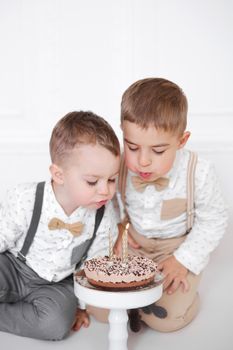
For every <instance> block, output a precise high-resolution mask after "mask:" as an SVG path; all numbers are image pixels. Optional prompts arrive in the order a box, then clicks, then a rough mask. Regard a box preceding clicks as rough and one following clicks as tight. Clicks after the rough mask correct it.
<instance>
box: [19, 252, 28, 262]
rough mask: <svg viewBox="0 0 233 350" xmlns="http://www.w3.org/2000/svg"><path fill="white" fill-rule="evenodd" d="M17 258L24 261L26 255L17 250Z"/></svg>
mask: <svg viewBox="0 0 233 350" xmlns="http://www.w3.org/2000/svg"><path fill="white" fill-rule="evenodd" d="M17 258H18V259H19V260H20V261H22V262H25V261H26V257H25V256H24V255H23V254H22V253H21V252H18V255H17Z"/></svg>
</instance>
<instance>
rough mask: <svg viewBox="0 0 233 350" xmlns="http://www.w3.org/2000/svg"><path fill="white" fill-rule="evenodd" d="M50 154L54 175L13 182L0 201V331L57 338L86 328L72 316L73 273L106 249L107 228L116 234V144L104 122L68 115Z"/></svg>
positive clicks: (54, 135)
mask: <svg viewBox="0 0 233 350" xmlns="http://www.w3.org/2000/svg"><path fill="white" fill-rule="evenodd" d="M50 155H51V160H52V165H51V166H50V172H51V180H49V181H47V182H46V183H39V184H38V185H37V184H36V183H31V184H23V185H22V184H21V185H18V186H16V187H15V188H14V189H13V190H12V191H10V192H9V193H8V195H7V197H6V199H5V201H4V202H3V203H2V208H1V213H0V253H1V254H0V330H1V331H5V332H10V333H14V334H18V335H21V336H26V337H31V338H38V339H48V340H60V339H63V338H64V337H65V336H66V335H67V334H68V333H69V332H70V329H71V327H72V326H74V327H75V328H76V329H77V328H79V327H80V326H81V324H82V323H83V324H84V325H86V326H87V325H88V319H87V318H86V316H85V315H84V317H83V313H82V312H81V311H80V313H81V314H80V317H81V318H82V317H83V318H82V320H81V323H80V321H79V320H76V321H75V318H76V316H77V315H76V310H77V300H76V297H75V295H74V293H73V280H72V273H73V272H74V270H75V268H76V266H77V264H80V262H81V261H82V259H83V258H84V257H85V256H86V255H87V256H88V258H90V257H93V256H95V255H99V254H103V255H105V254H106V253H107V252H108V250H107V244H108V233H109V229H110V228H111V230H112V234H113V235H116V234H117V226H116V222H115V215H114V210H113V207H112V204H111V202H110V200H111V198H112V197H113V195H114V193H115V187H116V177H117V174H118V170H119V158H120V157H119V155H120V148H119V142H118V139H117V137H116V135H115V133H114V131H113V129H112V128H111V127H110V125H109V124H108V123H107V122H106V121H105V120H104V119H102V118H101V117H98V116H96V115H95V114H93V113H91V112H72V113H69V114H67V115H66V116H65V117H63V118H62V119H61V120H60V121H59V122H58V123H57V125H56V126H55V128H54V130H53V132H52V136H51V139H50ZM104 209H105V211H104ZM98 227H99V228H98Z"/></svg>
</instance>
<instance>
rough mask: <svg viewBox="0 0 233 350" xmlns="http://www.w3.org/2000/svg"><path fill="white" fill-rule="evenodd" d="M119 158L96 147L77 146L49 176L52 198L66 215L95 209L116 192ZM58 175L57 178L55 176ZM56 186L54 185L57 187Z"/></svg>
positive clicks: (101, 147)
mask: <svg viewBox="0 0 233 350" xmlns="http://www.w3.org/2000/svg"><path fill="white" fill-rule="evenodd" d="M119 163H120V157H119V156H118V157H117V156H115V155H113V154H112V153H111V152H110V151H109V150H107V149H106V148H104V147H103V146H100V145H99V144H96V145H92V144H89V145H79V146H78V147H77V148H75V149H74V150H73V151H72V153H71V154H70V155H69V158H68V159H67V161H66V164H65V165H64V166H61V167H57V166H56V165H52V166H51V172H52V175H53V170H52V167H53V166H54V167H55V168H57V174H55V175H54V176H53V181H54V183H55V186H54V188H55V195H56V189H57V199H58V201H59V202H60V204H62V206H63V208H64V209H66V212H69V213H71V212H72V211H73V210H75V209H76V208H77V207H79V206H82V207H88V208H93V209H98V208H100V207H101V206H102V205H104V204H106V202H107V201H109V200H110V199H111V198H112V197H113V195H114V193H115V190H116V179H117V175H118V171H119ZM58 175H59V177H57V176H58ZM57 184H58V185H60V186H58V185H57Z"/></svg>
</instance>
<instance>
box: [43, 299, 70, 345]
mask: <svg viewBox="0 0 233 350" xmlns="http://www.w3.org/2000/svg"><path fill="white" fill-rule="evenodd" d="M76 305H77V304H76V303H72V302H69V303H68V302H67V305H66V306H65V305H62V307H54V308H53V307H51V309H50V310H48V311H49V312H45V313H44V312H41V313H40V315H39V322H38V328H39V329H38V331H39V333H40V335H39V338H40V339H44V340H62V339H64V338H66V337H67V336H68V334H69V333H70V331H71V328H72V325H73V323H74V321H75V315H76Z"/></svg>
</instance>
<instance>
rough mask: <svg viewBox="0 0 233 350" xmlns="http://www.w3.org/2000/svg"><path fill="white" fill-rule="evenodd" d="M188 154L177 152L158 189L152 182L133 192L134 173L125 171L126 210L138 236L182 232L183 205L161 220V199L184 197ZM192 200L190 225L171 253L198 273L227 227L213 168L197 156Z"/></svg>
mask: <svg viewBox="0 0 233 350" xmlns="http://www.w3.org/2000/svg"><path fill="white" fill-rule="evenodd" d="M189 154H190V153H189V151H187V150H185V149H182V150H180V151H178V152H177V156H176V160H175V162H174V165H173V167H172V169H171V170H170V171H169V173H168V174H167V175H166V177H167V178H169V185H168V187H167V188H166V189H164V190H163V191H161V192H159V191H157V190H156V189H155V187H154V186H153V185H149V186H147V187H146V188H145V190H144V191H143V192H138V191H136V190H135V188H134V187H133V184H132V180H131V178H132V176H135V175H136V174H134V173H132V172H131V171H128V175H127V180H126V192H125V202H126V210H127V212H128V215H129V217H130V220H131V223H132V225H133V226H134V228H135V229H136V231H137V232H138V233H140V234H141V235H144V236H146V237H148V238H162V239H166V238H172V237H179V236H182V235H183V234H184V233H185V232H186V221H187V214H186V209H185V207H184V209H183V212H181V213H179V214H178V215H176V216H174V217H172V218H169V219H164V217H165V216H164V214H165V213H163V211H164V208H165V206H164V205H163V204H164V203H163V201H169V200H174V199H178V201H180V199H183V200H186V198H187V196H186V181H187V167H188V160H189ZM118 198H119V196H118ZM180 202H182V201H180ZM170 203H173V204H172V205H173V206H176V205H178V203H176V201H172V202H170ZM194 203H195V218H194V225H193V227H192V230H191V231H190V233H189V234H188V235H187V238H186V239H185V241H184V242H183V243H182V244H181V245H180V247H179V248H178V249H177V250H176V251H175V252H174V256H175V257H176V259H177V260H178V261H179V262H180V263H182V264H183V265H184V266H185V267H186V268H188V269H189V270H190V271H192V272H193V273H195V274H199V273H200V272H201V271H202V270H203V269H204V267H205V266H206V265H207V263H208V260H209V254H210V253H211V252H212V251H213V250H214V249H215V248H216V247H217V245H218V243H219V241H220V239H221V238H222V236H223V234H224V232H225V229H226V226H227V209H226V205H225V203H224V200H223V196H222V193H221V190H220V186H219V182H218V179H217V176H216V174H215V170H214V167H213V165H212V164H211V163H209V162H208V161H206V160H204V159H201V158H199V157H198V161H197V166H196V172H195V193H194ZM121 206H122V204H121ZM170 209H171V207H170ZM175 211H177V210H175Z"/></svg>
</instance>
